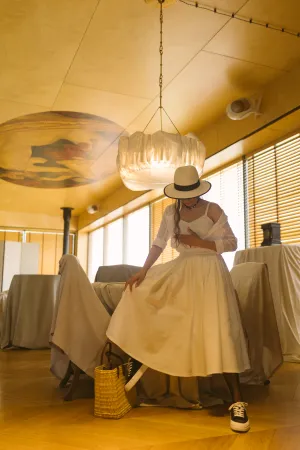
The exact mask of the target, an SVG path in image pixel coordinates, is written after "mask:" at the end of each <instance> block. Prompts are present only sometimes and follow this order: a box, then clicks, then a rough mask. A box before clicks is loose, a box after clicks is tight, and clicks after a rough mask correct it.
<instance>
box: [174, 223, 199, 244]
mask: <svg viewBox="0 0 300 450" xmlns="http://www.w3.org/2000/svg"><path fill="white" fill-rule="evenodd" d="M188 232H189V234H180V235H179V242H180V243H181V244H184V245H189V246H191V247H199V246H200V244H201V239H200V238H199V236H198V234H197V233H195V232H194V231H193V230H191V229H190V228H188Z"/></svg>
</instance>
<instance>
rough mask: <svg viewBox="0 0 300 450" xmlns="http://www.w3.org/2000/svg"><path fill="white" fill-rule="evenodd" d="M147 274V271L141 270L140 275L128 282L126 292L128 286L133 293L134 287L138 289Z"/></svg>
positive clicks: (137, 274)
mask: <svg viewBox="0 0 300 450" xmlns="http://www.w3.org/2000/svg"><path fill="white" fill-rule="evenodd" d="M147 272H148V271H147V269H141V270H140V271H139V272H138V273H136V274H135V275H133V276H132V277H130V278H129V280H127V281H126V284H125V288H124V291H126V289H127V286H129V288H130V291H131V292H132V286H133V285H134V286H135V287H138V286H139V285H140V284H141V283H142V281H143V280H144V279H145V276H146V275H147Z"/></svg>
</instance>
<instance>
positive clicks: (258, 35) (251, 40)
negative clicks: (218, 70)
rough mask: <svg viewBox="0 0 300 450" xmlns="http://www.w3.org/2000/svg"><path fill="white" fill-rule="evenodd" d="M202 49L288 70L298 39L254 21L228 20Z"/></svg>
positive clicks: (299, 51)
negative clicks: (260, 25)
mask: <svg viewBox="0 0 300 450" xmlns="http://www.w3.org/2000/svg"><path fill="white" fill-rule="evenodd" d="M205 50H206V51H209V52H213V53H217V54H221V55H226V56H230V57H232V58H237V59H241V60H244V61H249V62H252V63H255V64H261V65H264V66H268V67H273V68H275V69H281V70H290V69H292V68H293V67H294V66H295V65H296V64H297V63H298V62H299V60H300V39H299V38H297V37H295V36H290V35H288V34H284V33H280V32H278V31H274V30H268V29H265V28H262V27H259V26H256V25H254V24H252V25H250V24H248V23H245V22H240V21H238V20H230V22H229V23H228V24H227V25H226V26H225V27H224V28H223V30H221V31H220V32H219V33H218V34H217V36H216V37H215V38H214V39H213V40H212V41H211V42H210V43H209V44H208V45H207V46H206V47H205Z"/></svg>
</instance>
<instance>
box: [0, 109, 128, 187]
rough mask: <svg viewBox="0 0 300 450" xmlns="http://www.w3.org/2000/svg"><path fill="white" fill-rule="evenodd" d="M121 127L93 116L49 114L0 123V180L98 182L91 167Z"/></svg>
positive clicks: (50, 184) (71, 184)
mask: <svg viewBox="0 0 300 450" xmlns="http://www.w3.org/2000/svg"><path fill="white" fill-rule="evenodd" d="M123 131H124V130H123V128H122V127H120V126H119V125H117V124H116V123H114V122H111V121H110V120H107V119H104V118H102V117H98V116H94V115H91V114H84V113H74V112H45V113H37V114H30V115H28V116H23V117H21V118H18V119H14V120H11V121H9V122H5V123H4V124H2V125H0V179H2V180H4V181H7V182H10V183H14V184H19V185H22V186H28V187H36V188H48V189H49V188H50V189H58V188H68V187H76V186H82V185H85V184H90V183H94V182H96V181H98V180H99V177H97V173H95V172H94V171H93V165H94V164H95V163H96V161H97V160H98V159H99V158H100V156H101V155H102V154H103V152H105V150H107V148H109V147H110V146H112V144H116V141H117V139H118V137H119V136H120V135H121V134H122V133H123Z"/></svg>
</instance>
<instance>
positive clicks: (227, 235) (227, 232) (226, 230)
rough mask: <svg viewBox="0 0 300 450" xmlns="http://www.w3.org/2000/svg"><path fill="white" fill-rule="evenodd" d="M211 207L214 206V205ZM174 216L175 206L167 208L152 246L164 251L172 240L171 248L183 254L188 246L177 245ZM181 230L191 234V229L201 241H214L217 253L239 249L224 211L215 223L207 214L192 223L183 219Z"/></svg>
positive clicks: (180, 225)
mask: <svg viewBox="0 0 300 450" xmlns="http://www.w3.org/2000/svg"><path fill="white" fill-rule="evenodd" d="M210 205H211V206H212V204H210ZM207 209H208V208H207ZM206 211H207V210H206ZM174 215H175V207H174V205H170V206H167V208H166V209H165V211H164V214H163V218H162V221H161V224H160V227H159V230H158V233H157V236H156V238H155V240H154V241H153V243H152V245H156V246H157V247H160V248H162V249H163V250H164V248H165V247H166V245H167V243H168V240H169V239H170V238H171V247H172V248H174V249H176V250H177V251H178V252H181V251H183V250H186V249H187V246H186V245H183V244H179V245H177V244H176V241H175V239H174V237H173V236H174V226H175V221H174ZM179 228H180V232H181V233H182V234H189V231H188V228H190V229H191V230H192V231H193V232H194V233H196V234H197V235H198V236H199V237H200V238H201V239H204V240H207V241H213V242H214V243H215V245H216V250H217V253H224V252H232V251H235V250H236V249H237V238H236V237H235V235H234V233H233V231H232V229H231V228H230V225H229V223H228V218H227V216H226V215H225V213H224V211H223V210H222V212H221V214H220V217H219V219H218V220H217V222H215V223H214V222H213V220H212V219H211V218H210V217H208V215H207V212H206V213H205V214H204V215H203V216H200V217H198V218H197V219H195V220H193V221H191V222H185V221H184V220H182V219H181V220H180V222H179Z"/></svg>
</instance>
